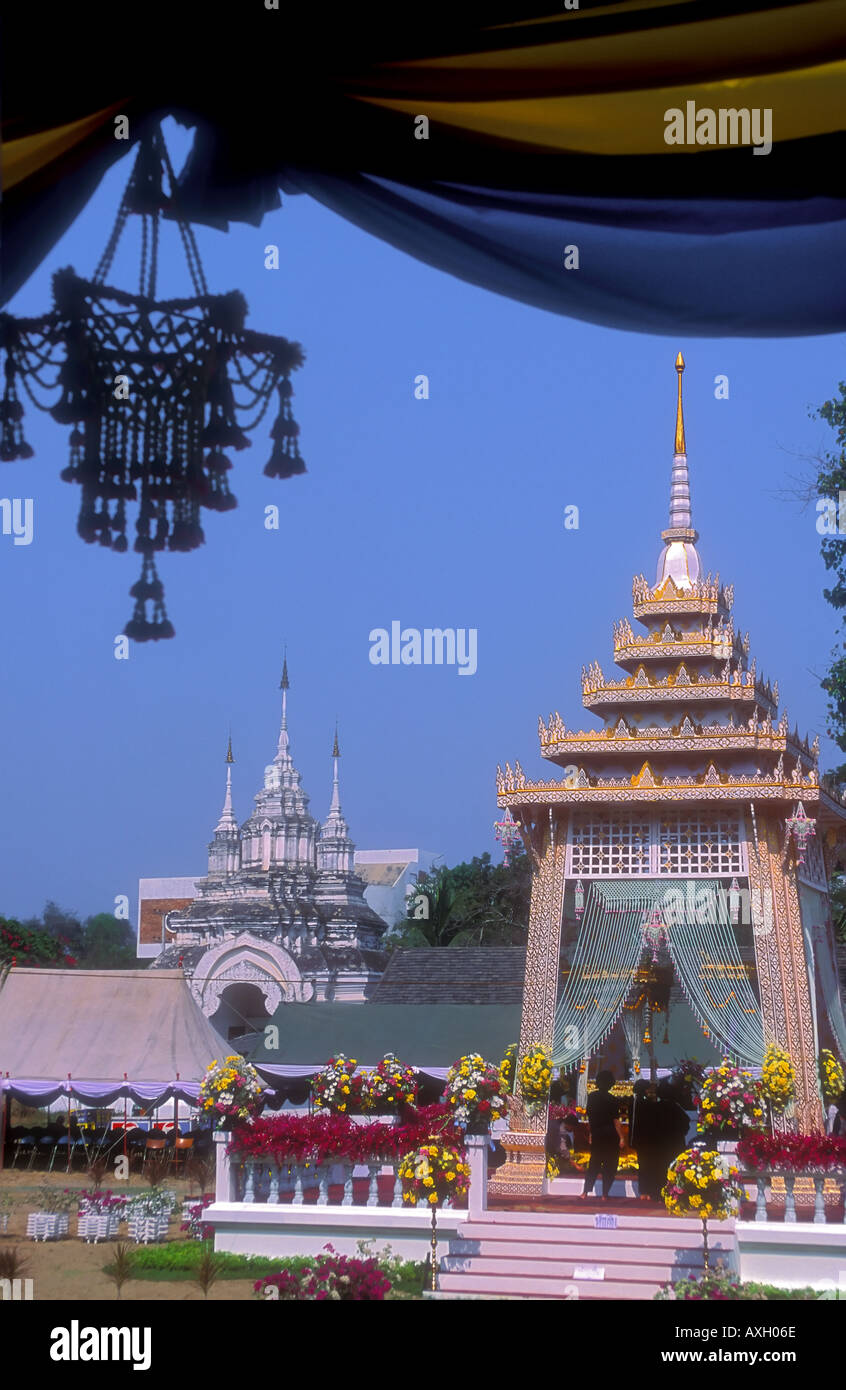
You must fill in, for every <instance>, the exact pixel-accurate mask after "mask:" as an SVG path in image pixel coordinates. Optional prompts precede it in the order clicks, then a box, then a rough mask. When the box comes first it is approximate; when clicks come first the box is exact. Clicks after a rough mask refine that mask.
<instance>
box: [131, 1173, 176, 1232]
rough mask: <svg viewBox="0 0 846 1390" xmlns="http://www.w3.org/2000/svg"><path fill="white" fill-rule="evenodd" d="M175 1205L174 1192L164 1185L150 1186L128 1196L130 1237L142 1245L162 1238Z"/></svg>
mask: <svg viewBox="0 0 846 1390" xmlns="http://www.w3.org/2000/svg"><path fill="white" fill-rule="evenodd" d="M175 1205H176V1193H175V1192H171V1191H170V1190H169V1189H168V1188H166V1187H151V1188H150V1189H149V1191H147V1192H141V1193H139V1195H138V1196H137V1197H132V1198H130V1200H129V1202H128V1204H127V1211H126V1218H127V1221H128V1223H129V1236H130V1239H131V1240H134V1241H136V1242H143V1244H144V1245H148V1244H149V1243H150V1242H151V1241H159V1240H164V1238H165V1236H166V1235H167V1228H168V1224H169V1222H170V1215H171V1212H172V1211H173V1208H174V1206H175Z"/></svg>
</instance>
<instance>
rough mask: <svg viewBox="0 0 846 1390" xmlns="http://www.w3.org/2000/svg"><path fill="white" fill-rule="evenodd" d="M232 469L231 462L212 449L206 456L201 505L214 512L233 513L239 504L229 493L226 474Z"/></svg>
mask: <svg viewBox="0 0 846 1390" xmlns="http://www.w3.org/2000/svg"><path fill="white" fill-rule="evenodd" d="M231 467H232V463H231V461H230V460H229V459H228V458H227V457H226V455H225V454H222V453H221V452H220V450H219V449H212V450H211V451H210V452H209V453H208V454H207V455H206V461H205V466H204V472H203V482H204V484H205V488H204V492H203V496H202V498H201V504H202V506H204V507H208V508H209V509H210V510H211V511H214V512H231V510H232V508H233V507H237V505H238V502H237V500H236V499H235V498H234V497H233V496H232V493H231V492H230V491H229V482H228V480H227V477H226V474H227V472H228V471H229V469H230V468H231Z"/></svg>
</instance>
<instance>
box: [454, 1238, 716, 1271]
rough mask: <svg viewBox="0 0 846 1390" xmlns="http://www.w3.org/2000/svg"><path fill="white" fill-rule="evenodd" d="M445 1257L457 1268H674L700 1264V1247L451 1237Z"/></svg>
mask: <svg viewBox="0 0 846 1390" xmlns="http://www.w3.org/2000/svg"><path fill="white" fill-rule="evenodd" d="M445 1258H447V1259H449V1260H451V1261H453V1265H452V1266H451V1267H454V1268H458V1266H459V1262H461V1261H464V1262H466V1261H473V1262H475V1261H477V1260H515V1261H521V1260H529V1261H531V1263H532V1264H533V1265H536V1266H537V1267H538V1269H539V1270H541V1271H542V1270H543V1268H544V1267H545V1266H549V1265H552V1266H557V1265H560V1264H562V1263H565V1264H566V1263H567V1262H568V1261H569V1262H575V1263H576V1264H607V1263H608V1261H609V1260H613V1261H615V1262H616V1263H617V1264H619V1265H627V1266H628V1265H630V1266H635V1265H658V1266H660V1267H661V1268H662V1269H664V1268H667V1269H675V1268H678V1267H679V1265H684V1266H686V1267H689V1266H693V1265H696V1266H701V1264H702V1251H701V1249H699V1250H697V1249H695V1248H694V1247H693V1246H684V1247H681V1248H679V1247H676V1248H674V1249H671V1250H666V1249H659V1248H658V1247H656V1246H653V1247H651V1248H650V1247H649V1246H631V1245H603V1246H600V1245H596V1244H593V1245H588V1244H581V1245H580V1244H574V1243H571V1242H569V1241H568V1242H567V1243H566V1244H561V1245H558V1244H552V1243H548V1244H545V1245H517V1244H516V1243H512V1242H510V1241H504V1240H484V1241H460V1240H451V1241H450V1242H449V1245H448V1248H447V1254H446V1256H445Z"/></svg>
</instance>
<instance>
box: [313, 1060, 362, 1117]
mask: <svg viewBox="0 0 846 1390" xmlns="http://www.w3.org/2000/svg"><path fill="white" fill-rule="evenodd" d="M357 1066H358V1063H357V1061H356V1059H355V1058H354V1057H349V1058H347V1057H345V1056H344V1054H343V1052H339V1053H338V1054H337V1055H336V1056H335V1057H330V1058H329V1061H328V1062H327V1063H326V1066H325V1067H324V1068H323V1069H322V1071H319V1072H318V1073H317V1075H316V1076H314V1077H313V1078H312V1082H311V1093H312V1095H313V1096H314V1103H315V1105H316V1106H318V1107H319V1108H320V1109H321V1110H328V1111H329V1113H330V1114H333V1115H349V1114H350V1113H351V1110H352V1109H353V1108H357V1107H356V1104H355V1102H356V1099H357V1097H355V1096H354V1094H353V1091H354V1087H353V1078H354V1076H355V1069H356V1067H357ZM357 1083H358V1084H357V1086H356V1087H355V1090H356V1091H357V1092H358V1096H359V1097H360V1086H361V1078H357Z"/></svg>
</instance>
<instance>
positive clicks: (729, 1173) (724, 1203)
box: [663, 1148, 741, 1221]
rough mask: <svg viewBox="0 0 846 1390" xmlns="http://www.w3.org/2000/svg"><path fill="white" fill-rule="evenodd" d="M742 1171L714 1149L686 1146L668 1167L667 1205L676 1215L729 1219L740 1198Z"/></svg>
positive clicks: (665, 1201) (665, 1194) (705, 1219)
mask: <svg viewBox="0 0 846 1390" xmlns="http://www.w3.org/2000/svg"><path fill="white" fill-rule="evenodd" d="M739 1178H740V1171H739V1169H737V1168H735V1166H734V1164H732V1163H728V1162H726V1160H725V1159H724V1158H723V1155H722V1154H719V1153H717V1152H716V1150H714V1149H695V1148H694V1149H685V1151H684V1153H680V1154H679V1156H678V1158H677V1159H675V1160H674V1161H673V1162H672V1163H671V1164H670V1167H669V1168H668V1169H667V1183H666V1186H665V1187H664V1194H663V1195H664V1205H665V1206H666V1208H667V1211H669V1212H672V1214H673V1216H699V1217H701V1218H702V1220H703V1221H707V1220H708V1219H709V1218H711V1217H713V1218H714V1219H715V1220H716V1221H726V1220H727V1219H728V1218H729V1217H730V1216H733V1215H734V1212H735V1211H736V1210H737V1204H738V1201H739V1200H740V1194H741V1187H740V1182H739Z"/></svg>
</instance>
